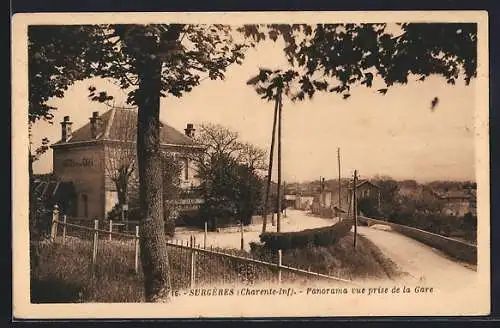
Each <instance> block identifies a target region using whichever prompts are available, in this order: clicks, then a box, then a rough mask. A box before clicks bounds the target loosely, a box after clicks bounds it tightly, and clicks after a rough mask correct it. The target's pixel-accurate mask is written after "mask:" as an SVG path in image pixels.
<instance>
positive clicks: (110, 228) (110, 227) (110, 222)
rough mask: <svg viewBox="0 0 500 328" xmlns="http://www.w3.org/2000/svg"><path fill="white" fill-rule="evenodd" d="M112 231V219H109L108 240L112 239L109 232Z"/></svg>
mask: <svg viewBox="0 0 500 328" xmlns="http://www.w3.org/2000/svg"><path fill="white" fill-rule="evenodd" d="M112 232H113V220H109V241H111V240H112V239H113V237H112V235H111V233H112Z"/></svg>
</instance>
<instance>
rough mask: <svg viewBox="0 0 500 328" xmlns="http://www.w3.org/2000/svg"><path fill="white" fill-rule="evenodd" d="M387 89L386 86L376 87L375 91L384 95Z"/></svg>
mask: <svg viewBox="0 0 500 328" xmlns="http://www.w3.org/2000/svg"><path fill="white" fill-rule="evenodd" d="M387 90H388V89H387V88H384V89H378V90H377V91H378V93H381V94H383V95H385V94H386V93H387Z"/></svg>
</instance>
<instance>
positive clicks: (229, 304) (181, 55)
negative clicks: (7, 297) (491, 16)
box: [12, 11, 490, 319]
mask: <svg viewBox="0 0 500 328" xmlns="http://www.w3.org/2000/svg"><path fill="white" fill-rule="evenodd" d="M487 19H488V16H487V13H486V12H481V11H449V12H446V11H442V12H437V11H436V12H434V11H429V12H395V11H393V12H293V13H292V12H274V13H272V12H254V13H251V12H249V13H236V12H235V13H175V14H174V13H116V14H113V13H107V14H104V13H97V14H83V13H82V14H75V13H73V14H69V13H67V14H64V13H60V14H17V15H15V16H14V17H13V23H12V33H13V38H12V49H13V56H12V67H13V74H12V76H13V80H12V81H13V96H12V149H13V150H15V151H13V152H12V153H13V157H12V164H13V165H12V167H13V178H12V179H13V180H12V181H13V182H12V186H13V191H14V192H13V207H12V208H13V218H12V222H13V225H12V229H13V230H12V236H13V239H12V240H13V245H12V250H13V279H14V281H13V311H14V316H16V317H19V318H89V319H91V318H200V317H203V318H210V317H213V318H219V317H224V318H227V317H233V318H238V317H306V316H319V317H342V316H420V315H426V316H443V315H446V316H447V315H486V314H489V312H490V249H489V247H490V242H489V238H490V218H489V202H490V199H489V187H490V186H489V166H488V165H489V159H488V158H489V139H488V108H489V107H488V106H489V105H488V48H487V47H488V34H487V31H488V20H487ZM26 150H28V152H26Z"/></svg>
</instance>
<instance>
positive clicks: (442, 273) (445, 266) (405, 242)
mask: <svg viewBox="0 0 500 328" xmlns="http://www.w3.org/2000/svg"><path fill="white" fill-rule="evenodd" d="M358 229H359V230H358V231H359V233H360V234H361V235H363V236H365V237H366V238H368V239H369V240H371V241H372V242H373V243H374V244H375V245H377V246H378V247H379V249H380V250H381V251H382V252H383V253H384V255H385V256H387V257H388V258H390V259H392V260H393V261H394V262H395V263H396V264H397V265H398V266H399V267H400V269H401V270H402V271H404V272H407V273H408V274H409V276H408V277H406V278H403V279H404V280H405V281H409V282H413V283H419V284H435V283H438V284H439V285H440V286H441V288H448V287H449V288H456V287H457V286H460V285H467V284H470V283H472V282H474V281H475V280H476V277H477V274H476V272H475V271H474V270H472V269H470V268H468V267H466V266H465V265H464V264H462V263H458V262H455V261H453V260H452V259H450V258H448V257H446V256H445V255H444V254H442V253H441V252H440V251H438V250H436V249H433V248H432V247H429V246H427V245H425V244H423V243H420V242H418V241H416V240H414V239H411V238H408V237H406V236H403V235H401V234H399V233H397V232H394V231H391V230H390V229H387V228H386V227H384V226H373V227H370V228H368V227H359V228H358Z"/></svg>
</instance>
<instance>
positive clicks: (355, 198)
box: [352, 170, 358, 248]
mask: <svg viewBox="0 0 500 328" xmlns="http://www.w3.org/2000/svg"><path fill="white" fill-rule="evenodd" d="M357 184H358V171H357V170H354V186H353V197H352V203H353V210H352V211H353V214H354V248H356V239H357V235H358V200H357V197H356V185H357Z"/></svg>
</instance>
